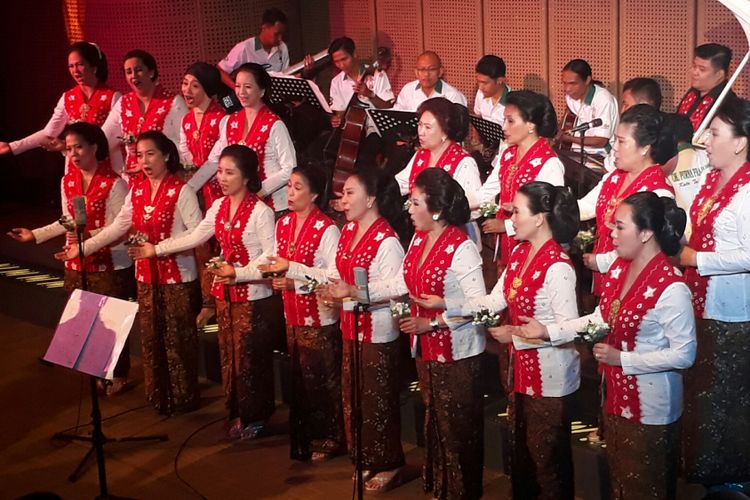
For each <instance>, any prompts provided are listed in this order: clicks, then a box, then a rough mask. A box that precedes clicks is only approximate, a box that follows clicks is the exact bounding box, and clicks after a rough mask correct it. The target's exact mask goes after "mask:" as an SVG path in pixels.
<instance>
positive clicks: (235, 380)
mask: <svg viewBox="0 0 750 500" xmlns="http://www.w3.org/2000/svg"><path fill="white" fill-rule="evenodd" d="M216 318H217V320H218V323H219V356H220V357H221V381H222V384H223V385H224V396H225V398H226V405H227V408H229V418H230V419H234V418H238V417H239V418H240V420H241V421H242V424H243V425H249V424H251V423H253V422H264V421H266V420H268V419H269V418H270V417H271V415H272V414H273V411H274V408H275V405H276V403H275V400H274V396H275V394H274V385H273V383H274V381H273V349H274V347H275V344H276V337H277V334H278V331H279V328H281V324H282V322H283V320H284V312H283V308H282V303H281V297H279V296H278V295H272V296H270V297H267V298H265V299H259V300H253V301H250V302H227V301H226V300H222V299H216Z"/></svg>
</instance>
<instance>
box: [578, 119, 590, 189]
mask: <svg viewBox="0 0 750 500" xmlns="http://www.w3.org/2000/svg"><path fill="white" fill-rule="evenodd" d="M578 133H579V134H581V136H580V145H581V168H588V167H587V166H586V151H585V150H584V149H583V141H584V138H585V136H586V130H585V129H584V130H581V131H580V132H578ZM582 191H583V176H580V177H578V193H581V192H582Z"/></svg>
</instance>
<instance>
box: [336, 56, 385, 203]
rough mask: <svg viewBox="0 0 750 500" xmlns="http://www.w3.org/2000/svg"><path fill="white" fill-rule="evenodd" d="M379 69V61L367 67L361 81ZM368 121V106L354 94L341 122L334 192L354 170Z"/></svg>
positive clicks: (337, 190) (341, 188) (339, 191)
mask: <svg viewBox="0 0 750 500" xmlns="http://www.w3.org/2000/svg"><path fill="white" fill-rule="evenodd" d="M377 69H378V63H377V61H376V62H375V63H373V64H372V65H371V66H369V67H366V68H365V71H364V72H363V73H362V75H361V76H360V77H359V83H360V84H361V83H364V81H365V79H366V78H367V77H368V76H372V75H373V74H375V71H376V70H377ZM366 123H367V108H366V107H365V105H364V103H362V101H360V100H359V97H358V95H357V94H354V95H352V98H351V100H350V101H349V104H348V105H347V107H346V114H345V115H344V120H343V121H342V122H341V127H340V130H341V141H340V142H339V148H338V152H337V153H336V163H335V164H334V166H333V192H334V193H341V192H342V191H343V190H344V182H346V179H347V178H348V177H349V176H350V175H351V174H352V173H353V172H354V165H355V163H356V162H357V156H358V155H359V145H360V142H361V141H362V136H363V134H364V132H365V125H366Z"/></svg>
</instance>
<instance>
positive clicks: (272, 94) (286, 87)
mask: <svg viewBox="0 0 750 500" xmlns="http://www.w3.org/2000/svg"><path fill="white" fill-rule="evenodd" d="M268 74H269V75H271V88H270V89H269V96H268V100H269V101H271V102H272V103H274V104H277V103H280V102H282V101H283V100H284V98H285V97H293V98H307V100H308V101H309V102H310V104H312V105H313V106H316V107H319V108H322V109H323V111H325V112H326V113H333V111H331V106H330V105H329V104H328V100H327V99H326V98H325V96H323V93H322V92H321V91H320V88H318V85H317V84H316V83H315V82H313V81H312V80H305V79H303V78H297V77H294V76H291V75H285V74H283V73H277V72H274V71H272V72H269V73H268Z"/></svg>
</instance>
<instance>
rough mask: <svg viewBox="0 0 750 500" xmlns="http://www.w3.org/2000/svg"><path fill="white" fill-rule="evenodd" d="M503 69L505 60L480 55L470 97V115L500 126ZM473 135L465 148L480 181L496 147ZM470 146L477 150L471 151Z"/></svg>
mask: <svg viewBox="0 0 750 500" xmlns="http://www.w3.org/2000/svg"><path fill="white" fill-rule="evenodd" d="M505 69H506V68H505V61H503V60H502V58H500V57H498V56H495V55H491V54H489V55H485V56H483V57H482V58H481V59H480V60H479V62H478V63H477V65H476V67H475V71H476V80H477V95H476V96H475V97H474V114H475V115H476V116H478V117H480V118H483V119H485V120H487V121H491V122H495V123H497V124H498V125H500V126H501V127H502V125H503V123H505V115H504V113H505V99H506V98H507V97H508V93H509V92H510V87H508V85H507V84H506V83H505ZM472 130H473V127H472ZM476 134H477V132H476V131H473V132H472V135H471V136H470V137H471V140H470V141H468V144H469V146H465V147H467V149H468V150H469V151H470V152H471V156H472V157H473V158H474V159H475V160H476V162H477V166H478V167H479V174H480V176H481V178H482V182H484V181H485V180H486V179H487V176H488V175H489V173H490V172H491V171H492V159H493V158H494V157H495V155H497V150H498V148H497V147H494V148H491V147H488V146H486V145H484V144H481V142H480V139H479V137H478V135H476ZM465 144H466V143H465ZM472 145H475V146H473V147H476V148H477V149H476V150H472V149H473V147H472Z"/></svg>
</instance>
